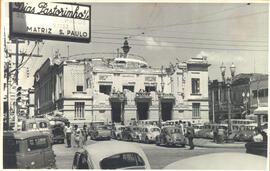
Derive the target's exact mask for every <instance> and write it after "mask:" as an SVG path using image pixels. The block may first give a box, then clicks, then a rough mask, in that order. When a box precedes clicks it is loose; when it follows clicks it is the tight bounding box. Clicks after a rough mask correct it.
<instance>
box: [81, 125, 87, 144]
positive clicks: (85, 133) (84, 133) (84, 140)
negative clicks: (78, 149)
mask: <svg viewBox="0 0 270 171" xmlns="http://www.w3.org/2000/svg"><path fill="white" fill-rule="evenodd" d="M82 136H83V137H82V144H83V145H85V144H86V141H87V137H88V130H87V125H83V129H82Z"/></svg>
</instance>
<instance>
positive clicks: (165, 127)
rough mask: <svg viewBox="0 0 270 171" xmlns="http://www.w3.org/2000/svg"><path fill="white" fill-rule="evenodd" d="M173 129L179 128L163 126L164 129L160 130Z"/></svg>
mask: <svg viewBox="0 0 270 171" xmlns="http://www.w3.org/2000/svg"><path fill="white" fill-rule="evenodd" d="M175 128H179V127H178V126H164V127H162V129H175ZM179 129H180V128H179Z"/></svg>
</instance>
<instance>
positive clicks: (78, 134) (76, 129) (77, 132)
mask: <svg viewBox="0 0 270 171" xmlns="http://www.w3.org/2000/svg"><path fill="white" fill-rule="evenodd" d="M80 141H81V131H80V129H79V127H78V125H75V126H74V142H75V145H74V147H77V148H78V147H80Z"/></svg>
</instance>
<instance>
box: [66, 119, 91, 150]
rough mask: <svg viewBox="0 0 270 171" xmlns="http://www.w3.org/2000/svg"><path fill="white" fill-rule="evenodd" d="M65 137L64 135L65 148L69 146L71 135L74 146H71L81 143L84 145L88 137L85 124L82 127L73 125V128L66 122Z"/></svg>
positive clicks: (79, 145)
mask: <svg viewBox="0 0 270 171" xmlns="http://www.w3.org/2000/svg"><path fill="white" fill-rule="evenodd" d="M64 132H65V137H66V143H67V148H70V147H71V142H72V137H73V142H74V146H73V147H76V148H78V147H81V146H82V145H85V143H86V141H87V138H88V130H87V125H84V126H83V128H82V129H80V128H79V127H78V125H74V128H73V127H72V126H71V125H70V123H69V122H68V123H67V124H66V126H65V130H64Z"/></svg>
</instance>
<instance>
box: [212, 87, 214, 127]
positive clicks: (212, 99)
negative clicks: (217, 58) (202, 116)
mask: <svg viewBox="0 0 270 171" xmlns="http://www.w3.org/2000/svg"><path fill="white" fill-rule="evenodd" d="M212 108H213V109H212V110H213V123H215V92H214V89H213V87H212Z"/></svg>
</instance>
